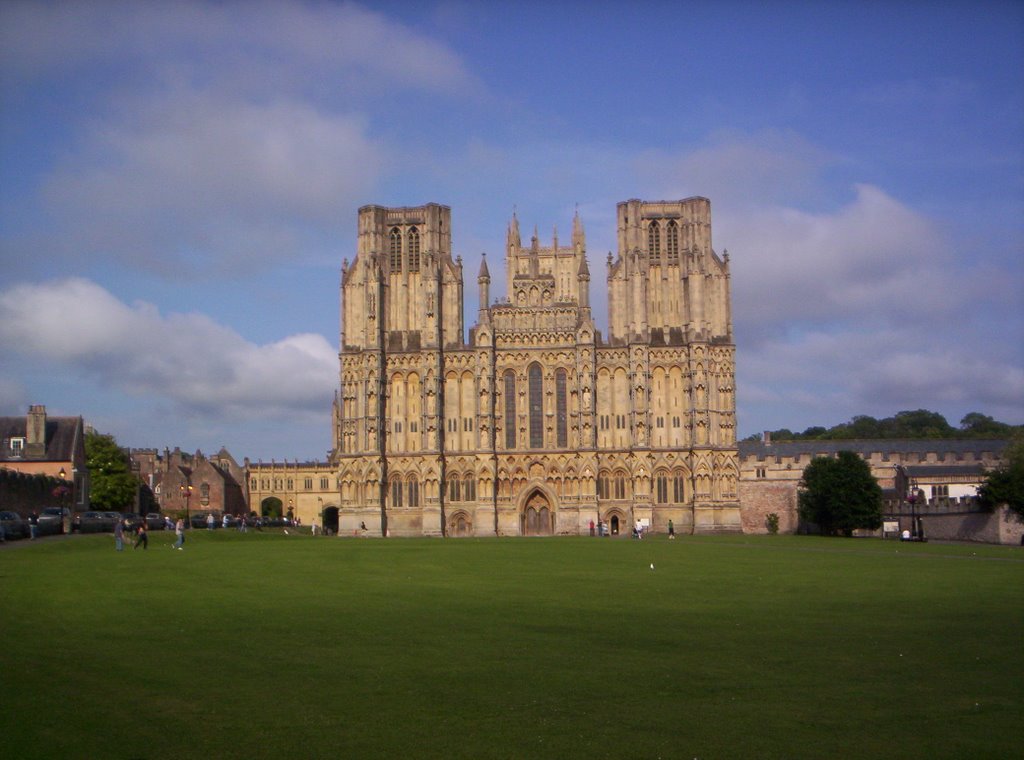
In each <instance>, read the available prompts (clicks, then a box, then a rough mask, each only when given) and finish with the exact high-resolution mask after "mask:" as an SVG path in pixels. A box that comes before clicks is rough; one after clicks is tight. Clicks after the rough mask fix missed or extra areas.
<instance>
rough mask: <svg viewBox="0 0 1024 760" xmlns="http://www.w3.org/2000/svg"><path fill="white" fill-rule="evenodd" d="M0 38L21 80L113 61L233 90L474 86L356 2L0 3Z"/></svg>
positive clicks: (426, 41)
mask: <svg viewBox="0 0 1024 760" xmlns="http://www.w3.org/2000/svg"><path fill="white" fill-rule="evenodd" d="M0 43H2V44H0V62H2V63H3V66H4V68H5V69H7V70H9V71H12V72H14V73H16V74H17V75H19V76H20V77H24V78H26V79H27V80H31V79H32V78H34V77H45V76H51V75H53V74H55V73H57V72H60V71H70V70H72V69H75V68H78V67H81V66H83V65H88V64H91V63H101V64H102V63H106V62H110V61H116V62H118V63H124V62H133V63H134V64H135V65H136V66H138V67H141V68H143V69H150V68H152V69H157V70H160V71H162V72H164V73H167V72H173V73H174V75H176V76H179V77H186V78H189V79H192V80H193V82H194V83H195V84H197V85H198V84H199V83H201V82H202V83H207V84H209V83H211V82H215V83H217V86H218V87H220V88H225V89H234V90H236V91H237V89H238V88H240V87H241V88H252V89H253V90H254V91H256V92H263V91H265V90H266V88H267V86H268V84H277V85H283V84H284V85H289V86H293V87H294V86H297V85H298V83H299V82H301V81H307V82H308V81H313V80H319V81H322V82H323V83H324V84H328V83H330V85H329V86H331V87H338V86H351V85H353V84H355V83H360V82H361V83H362V85H364V86H365V85H382V84H392V85H394V84H397V85H399V86H404V87H409V88H415V89H422V90H428V91H435V92H437V91H440V92H449V93H460V94H465V93H467V92H474V91H479V89H480V84H479V82H478V81H477V80H476V79H475V77H473V76H472V75H471V74H470V73H469V72H468V71H467V70H466V68H465V66H464V64H463V62H462V60H461V59H460V57H459V56H458V55H457V54H455V53H454V52H453V51H452V50H450V49H449V48H448V47H446V46H445V45H443V44H441V43H439V42H436V41H434V40H432V39H430V38H428V37H425V36H424V35H422V34H420V33H419V32H418V31H417V30H416V29H414V28H412V27H410V26H406V25H404V24H402V23H401V22H398V21H396V20H394V19H393V18H388V17H385V16H384V15H382V14H380V13H376V12H374V11H371V10H368V9H366V8H363V7H361V6H359V5H357V4H355V3H328V2H288V1H287V0H262V1H260V0H247V1H246V2H239V1H237V0H236V1H235V2H222V3H205V2H175V3H137V2H116V1H112V2H102V1H98V2H89V3H53V4H50V3H46V4H44V3H21V4H14V3H6V4H4V10H3V23H2V24H0ZM311 72H313V73H317V74H319V77H316V78H313V80H311V78H310V73H311ZM130 77H131V75H127V78H128V79H130Z"/></svg>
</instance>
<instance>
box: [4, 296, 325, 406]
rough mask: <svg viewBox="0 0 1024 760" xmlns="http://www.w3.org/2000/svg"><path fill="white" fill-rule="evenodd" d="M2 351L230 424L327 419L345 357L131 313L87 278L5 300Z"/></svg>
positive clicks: (312, 346)
mask: <svg viewBox="0 0 1024 760" xmlns="http://www.w3.org/2000/svg"><path fill="white" fill-rule="evenodd" d="M0 352H2V353H3V354H4V355H5V356H8V357H11V358H12V359H14V358H17V357H21V359H22V360H27V361H32V360H44V361H48V362H53V363H56V364H58V365H59V366H61V367H62V368H63V369H64V370H65V371H66V372H69V373H72V374H74V375H76V376H78V377H79V378H82V379H84V380H85V381H86V382H89V383H92V384H95V385H96V386H99V387H106V388H110V387H112V388H118V389H120V390H121V391H123V392H124V393H126V394H129V395H133V396H139V397H146V398H148V399H151V400H155V401H157V400H163V401H166V402H170V404H171V405H172V406H173V407H174V408H175V409H176V410H177V413H180V414H184V415H205V414H215V415H217V416H218V417H219V418H220V419H222V420H223V421H225V422H226V421H229V420H232V419H245V418H251V417H267V416H269V417H276V418H287V417H288V416H289V415H293V414H303V413H305V412H315V413H316V414H318V415H324V414H326V412H327V410H329V408H330V399H331V397H332V394H333V391H334V388H335V386H336V384H337V352H336V350H335V349H334V348H333V347H332V346H331V345H329V344H328V343H327V341H326V340H325V339H324V337H323V336H321V335H312V334H300V335H291V336H288V337H286V338H283V339H282V340H279V341H276V342H274V343H269V344H265V345H255V344H253V343H250V342H249V341H246V340H245V339H243V338H242V337H241V336H240V335H238V333H236V332H235V331H233V330H230V329H228V328H226V327H223V326H222V325H218V324H216V323H215V322H213V321H212V320H211V319H209V318H208V317H206V316H204V315H201V314H173V313H172V314H167V315H163V314H161V313H160V312H159V310H158V309H157V308H156V307H155V306H153V305H152V304H147V303H141V302H140V303H135V304H131V305H129V304H126V303H124V302H122V301H120V300H119V299H117V298H116V297H115V296H114V295H112V294H111V293H110V292H109V291H107V290H105V289H104V288H102V287H100V286H99V285H97V284H96V283H94V282H91V281H89V280H86V279H82V278H73V279H67V280H57V281H52V282H46V283H39V284H21V285H16V286H13V287H11V288H8V289H7V290H5V291H2V292H0Z"/></svg>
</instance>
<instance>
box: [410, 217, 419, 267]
mask: <svg viewBox="0 0 1024 760" xmlns="http://www.w3.org/2000/svg"><path fill="white" fill-rule="evenodd" d="M408 250H409V271H410V272H418V271H420V231H419V230H418V229H416V228H415V227H410V228H409V249H408Z"/></svg>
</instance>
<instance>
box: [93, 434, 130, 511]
mask: <svg viewBox="0 0 1024 760" xmlns="http://www.w3.org/2000/svg"><path fill="white" fill-rule="evenodd" d="M85 459H86V462H87V464H88V465H89V501H90V503H91V504H92V506H93V507H94V508H96V509H111V510H117V511H121V510H125V509H129V508H131V507H132V506H133V504H134V502H135V494H136V492H137V491H138V488H139V481H138V480H137V479H136V478H135V476H134V475H132V471H131V466H130V465H129V463H128V454H127V453H126V452H125V451H124V450H123V449H122V448H121V447H120V446H118V445H117V441H115V440H114V436H112V435H102V434H100V433H87V434H86V436H85Z"/></svg>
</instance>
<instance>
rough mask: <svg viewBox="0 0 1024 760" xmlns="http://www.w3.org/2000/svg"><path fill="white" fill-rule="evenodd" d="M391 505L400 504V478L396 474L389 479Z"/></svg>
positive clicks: (399, 505)
mask: <svg viewBox="0 0 1024 760" xmlns="http://www.w3.org/2000/svg"><path fill="white" fill-rule="evenodd" d="M391 506H392V507H401V506H402V479H401V478H400V477H399V476H397V475H396V476H395V477H393V478H392V479H391Z"/></svg>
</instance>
